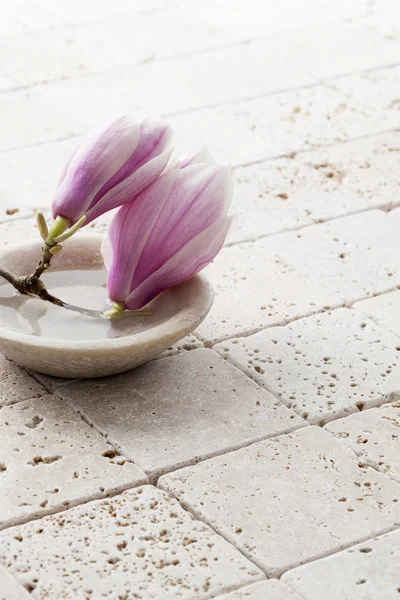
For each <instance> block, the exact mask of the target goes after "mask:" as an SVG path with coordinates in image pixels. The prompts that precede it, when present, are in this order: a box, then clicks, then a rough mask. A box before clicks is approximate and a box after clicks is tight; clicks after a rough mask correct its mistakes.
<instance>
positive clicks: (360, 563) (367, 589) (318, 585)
mask: <svg viewBox="0 0 400 600" xmlns="http://www.w3.org/2000/svg"><path fill="white" fill-rule="evenodd" d="M399 560H400V531H393V532H391V533H388V534H386V535H382V536H379V537H376V538H374V539H372V540H366V541H365V542H363V543H362V544H359V545H358V546H354V547H353V548H349V549H348V550H345V551H344V552H339V553H338V554H334V555H333V556H329V557H327V558H323V559H322V560H318V561H316V562H314V563H312V564H310V565H304V566H302V567H298V568H297V569H294V570H293V571H289V572H288V573H285V574H284V575H283V578H282V579H283V581H284V582H287V584H288V585H290V587H291V588H293V589H294V590H296V591H297V592H298V593H299V594H300V595H301V597H302V598H304V599H305V600H321V598H325V600H337V599H338V598H343V599H344V598H345V599H346V600H372V599H375V598H376V599H378V598H379V600H397V598H398V597H399V589H400V575H399V569H398V566H399Z"/></svg>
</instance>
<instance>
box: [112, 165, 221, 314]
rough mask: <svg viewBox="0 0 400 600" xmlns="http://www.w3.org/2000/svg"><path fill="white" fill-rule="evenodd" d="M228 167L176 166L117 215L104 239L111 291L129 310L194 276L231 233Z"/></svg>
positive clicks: (214, 254)
mask: <svg viewBox="0 0 400 600" xmlns="http://www.w3.org/2000/svg"><path fill="white" fill-rule="evenodd" d="M231 198H232V181H231V176H230V173H229V170H228V169H227V168H226V167H221V166H219V165H216V164H213V163H211V164H210V163H206V162H201V163H197V164H189V165H188V166H183V167H181V168H175V169H172V170H170V171H168V172H166V173H164V174H163V175H161V176H160V177H159V178H158V179H157V180H156V181H154V182H153V183H152V184H151V185H150V186H148V187H147V188H146V189H145V190H144V191H143V192H142V193H141V194H139V196H138V197H137V198H136V199H135V201H134V202H128V203H127V204H125V205H124V206H123V207H122V208H121V209H120V210H119V211H118V213H117V214H116V215H115V217H114V219H113V221H112V222H111V225H110V227H109V231H108V238H106V241H105V243H104V244H103V256H104V259H105V263H106V266H107V268H108V292H109V297H110V299H111V300H113V301H114V302H116V303H120V304H124V305H125V307H126V308H128V309H130V310H137V309H139V308H141V307H142V306H145V305H146V304H147V303H148V302H150V300H152V299H153V298H155V297H156V296H157V295H158V294H159V293H160V292H163V291H164V290H166V289H167V288H169V287H171V286H173V285H176V284H178V283H182V282H183V281H185V280H187V279H189V278H190V277H192V276H193V275H195V274H196V273H198V272H199V271H200V270H201V269H203V268H204V267H205V266H206V265H207V264H208V263H209V262H211V261H212V260H213V258H214V257H215V256H216V254H217V253H218V252H219V250H220V249H221V247H222V245H223V243H224V241H225V238H226V235H227V233H228V229H229V225H230V221H231V217H229V216H227V213H228V210H229V206H230V202H231Z"/></svg>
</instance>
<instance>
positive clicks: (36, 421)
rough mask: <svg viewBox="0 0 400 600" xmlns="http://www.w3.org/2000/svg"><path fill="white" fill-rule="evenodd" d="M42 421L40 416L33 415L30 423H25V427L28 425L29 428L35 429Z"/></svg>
mask: <svg viewBox="0 0 400 600" xmlns="http://www.w3.org/2000/svg"><path fill="white" fill-rule="evenodd" d="M42 422H43V419H42V417H39V416H38V415H35V416H34V417H33V419H32V421H31V422H30V423H25V427H29V429H35V428H36V427H37V426H38V425H40V423H42Z"/></svg>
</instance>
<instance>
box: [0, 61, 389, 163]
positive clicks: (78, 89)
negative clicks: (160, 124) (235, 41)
mask: <svg viewBox="0 0 400 600" xmlns="http://www.w3.org/2000/svg"><path fill="white" fill-rule="evenodd" d="M221 52H222V51H221ZM206 54H207V56H209V53H206ZM238 56H239V55H238ZM193 58H196V59H197V56H194V57H193ZM220 58H221V60H220V63H221V65H222V67H223V65H224V61H223V60H222V59H223V56H221V57H220ZM214 62H218V57H215V59H214ZM210 68H211V67H210ZM215 68H216V67H213V69H215ZM232 68H233V66H232ZM237 68H238V67H237V64H236V70H237ZM189 70H190V71H191V77H195V74H197V73H198V70H197V69H195V68H194V65H191V63H190V65H189ZM178 73H179V72H178ZM235 73H236V71H234V74H235ZM224 77H225V74H224V71H221V73H220V75H219V77H218V76H217V75H215V79H216V80H217V79H220V80H221V81H224ZM250 77H253V79H252V82H250V83H248V84H246V85H244V86H243V88H242V87H240V86H237V77H236V78H233V79H234V80H232V84H229V85H228V83H229V81H227V90H228V89H229V88H230V87H232V86H235V89H236V88H238V87H239V88H240V90H243V91H244V92H245V94H246V95H245V97H246V98H247V97H249V96H251V94H252V93H254V94H255V95H257V94H256V93H255V90H256V87H257V86H259V85H260V83H259V82H260V78H259V70H258V71H257V72H256V73H254V72H253V71H250V72H249V73H248V74H247V75H246V78H247V79H248V78H250ZM247 79H246V81H247ZM182 81H183V79H182V74H180V78H179V85H178V84H177V85H172V82H171V80H170V79H169V80H168V86H166V85H165V86H164V87H163V88H162V90H161V91H160V92H159V93H156V89H155V87H154V86H157V85H160V86H161V80H160V82H159V83H158V82H157V79H156V80H155V81H154V79H151V83H152V85H151V86H150V87H149V90H148V95H147V96H146V97H145V89H144V90H143V92H141V95H139V94H138V88H137V87H136V86H132V79H131V77H128V76H127V72H126V69H125V68H124V69H122V70H121V72H119V71H118V70H116V71H115V72H113V73H112V76H105V75H104V76H103V75H102V76H100V75H99V76H98V77H96V78H95V77H85V78H80V79H76V80H71V81H66V82H59V83H55V84H51V85H47V86H40V87H36V88H34V89H31V90H29V92H14V93H4V94H2V95H1V97H0V110H1V113H2V115H3V117H2V118H3V119H4V120H5V121H12V122H13V123H14V124H15V126H14V127H13V128H12V129H10V128H5V130H4V134H3V136H2V138H1V140H0V150H10V149H13V148H14V149H16V148H24V147H25V146H27V145H30V144H38V143H39V142H41V143H43V142H51V141H54V140H65V139H67V138H68V137H70V136H78V135H80V134H82V133H85V132H87V131H89V130H90V129H91V128H93V127H95V126H97V125H98V124H99V123H101V122H103V121H107V120H109V119H110V115H113V114H116V113H118V112H124V113H126V112H128V113H130V114H133V115H136V116H138V117H141V116H144V115H146V114H149V113H153V114H154V113H158V114H162V115H166V116H168V120H169V121H170V122H171V125H172V126H173V127H174V129H175V138H174V147H175V148H176V149H177V151H179V152H189V153H190V152H191V151H196V150H197V149H198V148H199V146H200V147H202V146H208V147H209V149H210V151H211V152H212V153H213V155H214V156H215V158H216V160H218V161H221V162H223V163H231V164H232V165H242V164H248V163H250V162H254V161H257V160H262V159H266V158H272V157H277V156H280V155H282V154H285V153H291V152H293V151H298V150H305V149H312V148H314V147H316V146H318V145H319V144H324V143H332V142H338V141H342V140H347V139H348V138H352V137H357V136H360V135H367V134H371V133H376V132H380V131H382V126H381V122H380V119H379V115H378V114H377V113H376V111H375V110H373V109H371V111H368V110H364V109H363V110H362V111H361V110H359V109H358V108H357V107H356V106H355V105H354V104H353V102H352V100H351V99H348V98H346V97H345V95H344V93H339V92H336V91H335V90H333V89H331V88H327V87H326V86H324V85H316V86H313V87H309V88H305V89H299V90H296V91H290V92H284V93H279V94H276V95H272V96H269V97H261V98H255V99H254V100H248V99H246V100H244V99H242V100H241V101H239V100H240V98H243V96H240V95H239V92H238V91H236V92H235V95H234V96H232V93H230V94H229V96H228V95H226V96H224V94H225V93H226V92H225V91H224V90H225V88H224V86H223V85H222V87H220V86H215V90H214V87H212V88H208V87H207V88H204V86H203V85H202V84H201V89H200V88H198V86H199V85H200V84H199V83H196V85H195V84H193V86H191V85H188V84H186V85H185V86H183V85H182ZM193 81H195V80H194V79H193ZM196 81H197V82H198V81H199V79H198V78H197V76H196ZM153 84H154V85H153ZM247 85H248V89H249V92H248V93H247V92H246V86H247ZM139 87H140V86H139ZM190 90H192V91H190ZM243 91H241V92H240V93H243ZM260 93H261V92H260ZM99 95H101V102H98V98H99ZM233 101H234V102H233ZM213 102H214V103H217V102H226V104H223V105H221V106H216V107H213V106H209V107H208V108H200V107H201V106H202V105H204V103H206V104H208V105H210V104H212V103H213ZM232 102H233V103H232ZM195 109H196V110H195ZM180 111H188V112H184V113H182V114H176V113H179V112H180ZM173 115H175V116H173ZM393 122H394V123H395V124H393V127H392V128H395V127H396V125H397V121H396V122H395V121H394V117H393ZM222 132H223V134H222ZM49 152H51V148H49Z"/></svg>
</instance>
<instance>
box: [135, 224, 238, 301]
mask: <svg viewBox="0 0 400 600" xmlns="http://www.w3.org/2000/svg"><path fill="white" fill-rule="evenodd" d="M230 222H231V217H225V218H223V219H221V220H219V221H217V222H215V223H213V224H212V225H211V227H209V228H208V229H206V230H205V231H202V232H201V233H200V234H199V235H198V236H196V237H195V238H194V239H192V240H191V241H190V242H189V243H188V244H187V245H186V246H184V247H183V248H182V249H181V250H180V251H179V252H178V253H177V254H175V255H174V256H172V257H171V258H170V259H169V260H168V261H167V262H166V263H165V264H163V265H162V266H161V267H160V268H159V269H158V270H157V271H155V272H154V273H152V274H151V275H150V276H149V277H148V278H147V279H145V280H144V281H143V283H142V284H141V285H140V286H139V287H138V288H136V289H134V290H133V292H132V293H131V294H130V295H129V296H128V298H127V299H126V300H125V306H126V307H127V308H128V309H130V310H138V309H139V308H142V307H143V306H145V305H146V304H147V303H148V302H150V300H152V299H153V298H155V297H156V296H158V294H160V293H161V292H163V291H164V290H166V289H167V288H169V287H172V286H173V285H177V284H178V283H182V282H183V281H186V280H187V279H190V277H192V276H193V275H195V274H196V273H198V272H199V271H201V269H203V268H204V267H205V266H206V265H208V263H210V262H211V261H212V260H213V258H214V257H215V256H216V255H217V254H218V252H219V251H220V249H221V248H222V246H223V244H224V241H225V238H226V236H227V233H228V230H229V226H230Z"/></svg>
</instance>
